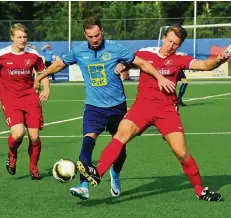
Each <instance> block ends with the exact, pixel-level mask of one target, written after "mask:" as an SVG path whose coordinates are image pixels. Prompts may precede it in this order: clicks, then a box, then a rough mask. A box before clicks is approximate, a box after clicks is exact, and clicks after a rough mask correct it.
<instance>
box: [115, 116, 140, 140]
mask: <svg viewBox="0 0 231 218" xmlns="http://www.w3.org/2000/svg"><path fill="white" fill-rule="evenodd" d="M139 132H140V129H139V127H138V126H137V125H136V124H135V123H134V122H133V121H131V120H128V119H123V120H122V121H121V122H120V124H119V127H118V131H117V132H116V134H115V135H114V138H116V139H118V140H119V141H121V142H123V143H127V142H128V141H130V140H131V139H132V138H134V137H135V136H136V135H137V134H139Z"/></svg>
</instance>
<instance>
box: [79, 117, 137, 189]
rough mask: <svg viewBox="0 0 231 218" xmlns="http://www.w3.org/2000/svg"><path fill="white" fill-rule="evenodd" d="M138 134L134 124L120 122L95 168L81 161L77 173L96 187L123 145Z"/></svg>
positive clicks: (126, 121) (128, 121)
mask: <svg viewBox="0 0 231 218" xmlns="http://www.w3.org/2000/svg"><path fill="white" fill-rule="evenodd" d="M138 133H139V128H138V126H137V125H136V124H135V123H133V122H132V121H130V120H127V119H125V120H122V121H121V123H120V125H119V128H118V131H117V133H116V134H115V136H114V137H113V139H112V140H111V142H110V143H109V144H108V146H107V147H106V148H105V149H104V150H103V152H102V153H101V156H100V159H99V161H98V166H97V168H95V167H94V166H92V165H90V166H89V165H84V164H83V163H82V162H81V161H78V162H77V168H78V170H79V172H80V173H81V174H82V175H83V176H84V177H85V178H86V179H87V180H88V181H89V182H90V183H91V185H93V186H96V185H98V184H99V183H100V181H101V178H102V176H103V175H104V174H105V172H106V171H107V170H108V169H109V168H110V166H111V165H112V164H113V163H114V162H115V161H116V160H117V158H118V157H119V155H120V153H121V151H122V149H123V147H124V145H125V144H126V143H127V142H128V141H129V140H131V139H132V138H133V137H134V136H135V135H137V134H138Z"/></svg>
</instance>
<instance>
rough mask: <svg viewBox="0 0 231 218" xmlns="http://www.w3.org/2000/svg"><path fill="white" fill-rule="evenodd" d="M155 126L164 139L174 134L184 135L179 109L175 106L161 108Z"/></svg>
mask: <svg viewBox="0 0 231 218" xmlns="http://www.w3.org/2000/svg"><path fill="white" fill-rule="evenodd" d="M153 124H154V125H155V126H156V128H157V129H158V130H159V132H160V133H161V134H162V136H163V137H165V136H166V135H168V134H169V133H173V132H182V133H184V127H183V124H182V122H181V119H180V115H179V113H178V111H177V107H176V106H174V105H170V106H164V105H163V106H160V107H159V108H158V114H157V117H156V118H155V120H154V123H153Z"/></svg>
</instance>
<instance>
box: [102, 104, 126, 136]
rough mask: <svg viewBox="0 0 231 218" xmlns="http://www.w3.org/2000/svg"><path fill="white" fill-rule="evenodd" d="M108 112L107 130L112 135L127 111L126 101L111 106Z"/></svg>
mask: <svg viewBox="0 0 231 218" xmlns="http://www.w3.org/2000/svg"><path fill="white" fill-rule="evenodd" d="M106 113H107V125H106V131H108V132H109V133H110V134H111V135H115V133H116V132H117V130H118V126H119V124H120V122H121V120H122V119H123V117H124V116H125V114H126V113H127V104H126V102H124V103H122V104H120V105H117V106H115V107H111V108H109V109H108V110H107V111H106Z"/></svg>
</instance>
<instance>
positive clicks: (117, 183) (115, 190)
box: [110, 168, 121, 197]
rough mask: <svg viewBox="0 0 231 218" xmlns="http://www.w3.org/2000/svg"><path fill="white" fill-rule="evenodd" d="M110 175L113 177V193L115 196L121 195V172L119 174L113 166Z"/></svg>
mask: <svg viewBox="0 0 231 218" xmlns="http://www.w3.org/2000/svg"><path fill="white" fill-rule="evenodd" d="M110 177H111V195H112V196H113V197H119V195H120V192H121V186H120V178H119V174H117V173H116V172H115V171H114V170H113V168H111V169H110Z"/></svg>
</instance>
